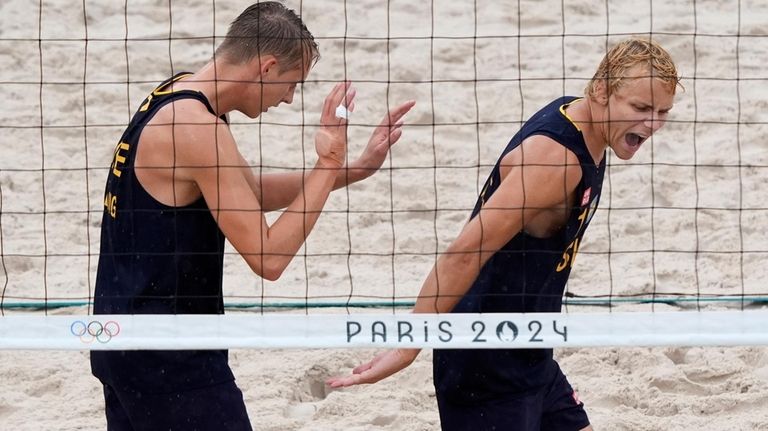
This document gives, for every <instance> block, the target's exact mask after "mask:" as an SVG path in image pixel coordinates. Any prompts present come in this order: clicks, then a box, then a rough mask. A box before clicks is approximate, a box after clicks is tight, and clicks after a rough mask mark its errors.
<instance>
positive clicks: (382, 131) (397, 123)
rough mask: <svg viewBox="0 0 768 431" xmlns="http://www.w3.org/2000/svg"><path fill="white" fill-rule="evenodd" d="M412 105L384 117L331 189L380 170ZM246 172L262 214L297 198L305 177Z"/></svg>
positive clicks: (350, 107) (341, 170)
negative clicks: (360, 151)
mask: <svg viewBox="0 0 768 431" xmlns="http://www.w3.org/2000/svg"><path fill="white" fill-rule="evenodd" d="M350 92H351V94H352V96H353V97H354V95H355V93H354V90H351V89H350ZM415 104H416V102H415V101H412V100H411V101H408V102H405V103H403V104H401V105H399V106H396V107H395V108H392V109H391V110H390V111H389V112H387V113H386V114H385V115H384V118H382V120H381V122H380V123H379V125H378V126H377V127H376V128H375V129H374V131H373V133H372V134H371V138H370V139H369V140H368V144H367V145H366V147H365V149H364V150H363V152H362V153H361V154H360V156H358V157H357V158H356V159H355V160H353V161H351V162H350V163H349V164H348V165H347V166H344V167H343V168H341V169H339V170H338V171H337V175H336V180H335V182H334V185H333V189H334V190H335V189H338V188H341V187H346V186H348V185H349V184H352V183H355V182H358V181H361V180H364V179H366V178H368V177H370V176H371V175H373V174H374V173H375V172H376V171H377V170H379V168H381V165H382V164H383V163H384V160H386V158H387V155H388V154H389V149H390V148H391V147H392V145H394V144H395V143H396V142H397V141H399V140H400V137H401V136H402V134H403V130H402V127H403V117H404V116H405V114H407V113H408V111H410V110H411V108H413V106H414V105H415ZM345 106H348V107H349V108H348V110H349V111H352V110H353V109H354V104H353V103H349V104H346V103H345ZM248 171H249V175H250V177H251V178H250V183H251V185H252V188H253V189H254V190H255V192H256V193H257V195H258V196H259V197H260V202H261V206H262V208H263V209H264V210H265V211H272V210H276V209H280V208H285V207H286V206H287V205H288V204H289V203H290V202H291V201H293V199H295V198H296V196H297V195H298V193H299V192H300V191H301V187H302V186H303V184H304V181H306V178H305V176H306V175H305V174H303V173H301V172H286V173H273V174H265V175H261V176H260V177H256V176H255V175H253V174H252V171H251V170H250V168H248Z"/></svg>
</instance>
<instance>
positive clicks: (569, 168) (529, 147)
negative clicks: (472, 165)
mask: <svg viewBox="0 0 768 431" xmlns="http://www.w3.org/2000/svg"><path fill="white" fill-rule="evenodd" d="M500 168H501V176H502V178H504V177H506V176H507V175H508V174H509V173H510V172H511V171H514V170H519V171H520V172H522V170H525V171H528V172H530V171H541V174H542V175H546V176H547V177H550V178H551V179H558V180H559V181H560V184H563V183H565V184H566V185H572V186H573V187H574V188H575V187H576V185H577V184H578V182H579V180H581V165H580V163H579V159H578V157H577V156H576V154H574V153H573V151H571V150H569V149H568V148H566V147H565V146H563V145H562V144H560V143H559V142H557V141H555V140H554V139H552V138H550V137H548V136H545V135H533V136H529V137H528V138H526V139H525V140H524V141H523V142H522V143H521V144H520V145H518V146H517V147H516V148H515V149H513V150H512V151H510V152H509V153H507V154H506V155H505V156H504V157H503V158H502V159H501V166H500Z"/></svg>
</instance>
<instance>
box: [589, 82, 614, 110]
mask: <svg viewBox="0 0 768 431" xmlns="http://www.w3.org/2000/svg"><path fill="white" fill-rule="evenodd" d="M592 88H593V91H592V99H593V100H594V101H595V102H597V103H599V104H600V105H603V106H605V105H607V104H608V96H610V95H609V94H608V82H607V80H606V79H598V80H597V81H595V83H594V86H593V87H592Z"/></svg>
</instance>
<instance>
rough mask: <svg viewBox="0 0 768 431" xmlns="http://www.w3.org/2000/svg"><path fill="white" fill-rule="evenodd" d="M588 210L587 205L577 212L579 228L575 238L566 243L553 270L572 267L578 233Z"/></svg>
mask: <svg viewBox="0 0 768 431" xmlns="http://www.w3.org/2000/svg"><path fill="white" fill-rule="evenodd" d="M589 210H590V208H589V207H587V208H584V211H582V212H581V214H579V217H578V219H579V229H578V230H577V231H576V239H574V240H573V241H571V243H570V244H568V247H566V248H565V251H564V252H563V258H562V259H561V260H560V263H558V264H557V267H556V268H555V271H557V272H560V271H562V270H564V269H566V268H573V262H574V261H575V260H576V253H578V252H579V234H580V233H581V229H582V228H583V227H584V222H585V221H586V220H587V216H588V215H589Z"/></svg>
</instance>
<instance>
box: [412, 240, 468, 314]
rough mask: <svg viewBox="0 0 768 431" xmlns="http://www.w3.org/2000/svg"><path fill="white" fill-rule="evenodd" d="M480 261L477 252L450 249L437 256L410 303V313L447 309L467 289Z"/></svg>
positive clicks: (445, 311) (443, 310)
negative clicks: (419, 289) (415, 298)
mask: <svg viewBox="0 0 768 431" xmlns="http://www.w3.org/2000/svg"><path fill="white" fill-rule="evenodd" d="M482 265H483V261H481V258H480V255H479V253H478V252H468V251H461V252H459V251H451V250H450V249H449V251H448V252H446V254H443V255H441V256H440V258H439V259H438V260H437V263H436V264H435V266H434V267H433V268H432V271H430V273H429V275H428V276H427V279H426V280H425V281H424V284H423V286H422V288H421V292H419V297H418V299H417V300H416V304H415V306H414V307H413V312H414V313H448V312H450V311H451V310H453V307H455V306H456V304H457V303H458V302H459V301H460V300H461V298H462V297H463V296H464V295H465V294H466V293H467V291H468V290H469V288H470V287H471V286H472V283H473V282H474V281H475V279H476V278H477V275H478V274H479V273H480V268H481V267H482Z"/></svg>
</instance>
